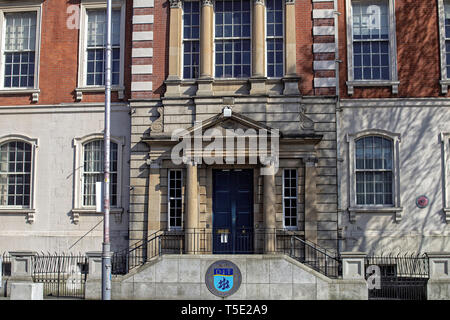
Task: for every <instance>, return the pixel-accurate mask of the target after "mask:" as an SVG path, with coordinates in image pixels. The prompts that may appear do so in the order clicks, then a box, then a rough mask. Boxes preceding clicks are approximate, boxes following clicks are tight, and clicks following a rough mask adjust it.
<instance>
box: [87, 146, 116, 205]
mask: <svg viewBox="0 0 450 320" xmlns="http://www.w3.org/2000/svg"><path fill="white" fill-rule="evenodd" d="M103 155H104V143H103V140H94V141H91V142H88V143H86V144H85V145H84V165H83V206H87V207H89V206H95V183H96V182H101V181H104V179H103V177H104V162H103ZM117 157H118V154H117V143H114V142H111V144H110V190H109V192H110V203H111V206H113V207H117V193H118V190H117V170H118V165H117V163H118V158H117Z"/></svg>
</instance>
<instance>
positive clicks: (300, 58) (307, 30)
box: [295, 0, 314, 95]
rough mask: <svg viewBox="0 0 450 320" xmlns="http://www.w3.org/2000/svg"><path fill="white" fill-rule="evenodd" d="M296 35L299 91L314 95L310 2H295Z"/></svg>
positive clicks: (301, 0)
mask: <svg viewBox="0 0 450 320" xmlns="http://www.w3.org/2000/svg"><path fill="white" fill-rule="evenodd" d="M295 17H296V26H295V27H296V37H297V74H298V75H299V76H300V77H301V80H300V93H301V94H302V95H314V73H313V59H314V56H313V50H312V44H313V36H312V27H313V24H312V2H311V0H297V1H296V2H295Z"/></svg>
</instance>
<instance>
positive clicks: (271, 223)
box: [263, 163, 276, 253]
mask: <svg viewBox="0 0 450 320" xmlns="http://www.w3.org/2000/svg"><path fill="white" fill-rule="evenodd" d="M265 169H266V170H265V171H266V175H264V195H263V197H264V200H263V208H264V227H265V229H266V230H265V235H266V241H265V243H266V247H265V253H275V249H276V220H275V217H276V212H275V203H276V192H275V174H274V166H273V164H272V163H271V164H270V165H268V166H266V168H265Z"/></svg>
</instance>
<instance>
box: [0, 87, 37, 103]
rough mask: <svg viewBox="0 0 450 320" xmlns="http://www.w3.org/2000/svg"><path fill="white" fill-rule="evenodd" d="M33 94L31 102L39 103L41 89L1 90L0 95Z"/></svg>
mask: <svg viewBox="0 0 450 320" xmlns="http://www.w3.org/2000/svg"><path fill="white" fill-rule="evenodd" d="M30 93H31V101H32V102H39V94H40V93H41V90H40V89H36V88H23V89H21V88H11V89H0V95H7V94H23V95H26V94H30Z"/></svg>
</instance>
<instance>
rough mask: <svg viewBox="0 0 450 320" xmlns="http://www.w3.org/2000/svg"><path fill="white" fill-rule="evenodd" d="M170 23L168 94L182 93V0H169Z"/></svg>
mask: <svg viewBox="0 0 450 320" xmlns="http://www.w3.org/2000/svg"><path fill="white" fill-rule="evenodd" d="M169 2H170V24H169V75H168V77H167V80H166V86H167V92H166V95H169V96H171V95H172V96H178V95H180V83H181V45H182V39H181V34H182V32H181V28H182V24H183V21H182V19H181V15H182V9H181V0H169Z"/></svg>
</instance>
